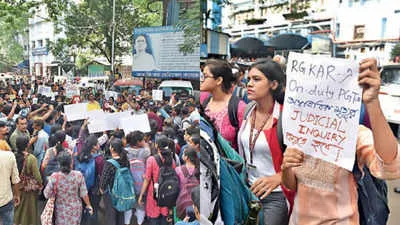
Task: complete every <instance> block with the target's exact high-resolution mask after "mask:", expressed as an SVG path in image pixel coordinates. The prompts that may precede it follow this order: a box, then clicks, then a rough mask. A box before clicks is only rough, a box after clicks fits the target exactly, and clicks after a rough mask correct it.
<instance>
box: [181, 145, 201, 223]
mask: <svg viewBox="0 0 400 225" xmlns="http://www.w3.org/2000/svg"><path fill="white" fill-rule="evenodd" d="M182 158H183V161H184V162H185V163H184V165H182V166H179V167H177V168H176V169H175V171H176V174H177V175H178V178H179V187H180V195H179V196H178V199H177V205H176V210H177V214H178V217H179V218H180V219H182V220H183V219H185V217H187V216H189V217H191V218H190V219H191V220H194V219H195V218H194V210H193V202H192V201H191V198H190V193H191V191H192V189H193V188H194V187H195V186H197V185H199V184H200V168H199V167H200V159H199V156H198V153H197V150H196V148H194V147H192V146H189V147H187V148H186V149H185V151H184V153H183V157H182Z"/></svg>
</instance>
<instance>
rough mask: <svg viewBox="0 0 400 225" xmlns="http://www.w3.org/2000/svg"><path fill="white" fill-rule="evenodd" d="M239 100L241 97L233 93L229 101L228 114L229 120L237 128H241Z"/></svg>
mask: <svg viewBox="0 0 400 225" xmlns="http://www.w3.org/2000/svg"><path fill="white" fill-rule="evenodd" d="M239 101H240V99H239V98H238V97H237V96H235V95H232V97H231V98H230V99H229V103H228V116H229V122H230V123H231V124H232V126H233V127H235V128H236V129H238V128H239V119H238V113H237V111H238V108H239V107H238V106H239Z"/></svg>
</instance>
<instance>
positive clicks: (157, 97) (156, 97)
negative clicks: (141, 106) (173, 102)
mask: <svg viewBox="0 0 400 225" xmlns="http://www.w3.org/2000/svg"><path fill="white" fill-rule="evenodd" d="M152 96H153V101H162V100H163V90H153V91H152Z"/></svg>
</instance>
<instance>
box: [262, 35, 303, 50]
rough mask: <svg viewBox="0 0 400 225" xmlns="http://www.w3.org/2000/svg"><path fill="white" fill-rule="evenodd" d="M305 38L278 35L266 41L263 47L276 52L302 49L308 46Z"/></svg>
mask: <svg viewBox="0 0 400 225" xmlns="http://www.w3.org/2000/svg"><path fill="white" fill-rule="evenodd" d="M308 44H309V43H308V40H307V38H305V37H303V36H301V35H298V34H279V35H276V36H275V37H272V38H271V39H269V40H268V41H266V43H265V45H267V46H270V47H273V48H275V49H276V50H284V49H290V50H294V49H304V48H305V47H307V46H308Z"/></svg>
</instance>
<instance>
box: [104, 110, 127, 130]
mask: <svg viewBox="0 0 400 225" xmlns="http://www.w3.org/2000/svg"><path fill="white" fill-rule="evenodd" d="M131 116H132V114H131V112H129V111H125V112H118V113H108V114H107V118H106V120H107V126H108V127H110V128H111V130H115V129H117V128H120V129H122V126H121V120H123V119H124V118H127V117H131Z"/></svg>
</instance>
